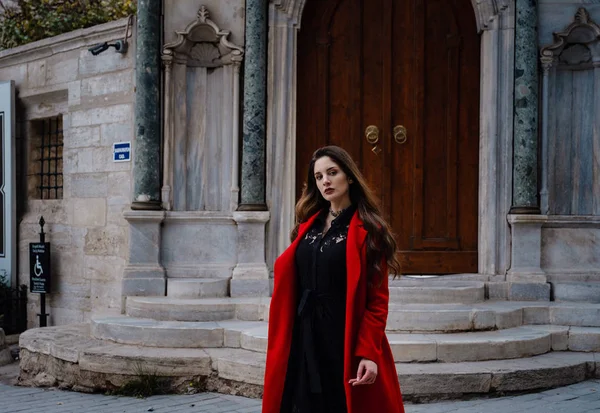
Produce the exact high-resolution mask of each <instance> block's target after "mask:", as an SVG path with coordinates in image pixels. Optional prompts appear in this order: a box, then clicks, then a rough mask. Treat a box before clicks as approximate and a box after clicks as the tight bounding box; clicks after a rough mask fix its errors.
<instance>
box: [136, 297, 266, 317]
mask: <svg viewBox="0 0 600 413" xmlns="http://www.w3.org/2000/svg"><path fill="white" fill-rule="evenodd" d="M270 301H271V299H270V297H257V298H254V297H239V298H231V297H223V298H196V299H182V298H172V297H127V303H126V310H125V311H126V314H127V315H129V316H132V317H140V318H151V319H154V320H163V321H221V320H230V319H234V318H235V319H238V320H246V321H262V320H267V319H268V314H269V302H270Z"/></svg>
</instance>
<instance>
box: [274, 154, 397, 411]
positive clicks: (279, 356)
mask: <svg viewBox="0 0 600 413" xmlns="http://www.w3.org/2000/svg"><path fill="white" fill-rule="evenodd" d="M296 218H297V221H296V222H297V225H296V227H295V228H294V230H293V231H292V244H291V245H290V247H289V248H288V249H287V250H286V251H285V252H284V253H283V254H281V256H280V257H279V258H278V259H277V261H276V262H275V287H274V290H273V297H272V298H271V308H270V314H269V341H268V349H267V365H266V369H265V382H264V395H263V413H280V412H281V413H346V412H347V413H362V412H377V413H403V412H404V407H403V404H402V395H401V393H400V386H399V384H398V376H397V373H396V367H395V365H394V360H393V357H392V352H391V349H390V346H389V343H388V341H387V337H386V335H385V325H386V321H387V311H388V298H389V293H388V270H387V268H388V265H389V267H390V268H392V269H393V270H394V271H395V272H396V273H397V272H398V270H399V264H398V261H397V260H396V258H395V252H396V243H395V241H394V239H393V237H392V235H391V233H390V230H389V227H388V225H387V223H386V222H385V221H384V220H383V219H382V218H381V215H380V213H379V209H378V207H377V204H376V202H375V200H374V196H373V194H372V193H371V191H370V190H369V188H368V186H367V184H366V182H365V179H364V178H363V176H362V174H361V173H360V171H359V170H358V168H357V166H356V164H355V162H354V161H353V160H352V158H351V157H350V155H348V153H347V152H346V151H344V150H343V149H341V148H339V147H336V146H327V147H324V148H321V149H318V150H317V151H316V152H315V153H314V154H313V157H312V160H311V162H310V165H309V168H308V177H307V180H306V187H305V188H304V191H303V193H302V197H301V198H300V200H299V201H298V204H297V205H296Z"/></svg>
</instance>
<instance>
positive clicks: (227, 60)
mask: <svg viewBox="0 0 600 413" xmlns="http://www.w3.org/2000/svg"><path fill="white" fill-rule="evenodd" d="M176 33H177V40H175V41H174V42H172V43H167V44H166V45H165V46H164V47H163V51H162V60H163V61H164V62H165V64H167V65H170V64H171V62H172V61H175V63H179V64H185V65H187V66H191V67H220V66H224V65H230V64H240V63H241V61H242V60H243V55H244V49H243V48H241V47H239V46H236V45H235V44H233V43H231V42H230V41H229V40H227V38H228V37H229V34H230V32H229V31H227V30H221V29H220V28H219V27H218V26H217V25H216V24H215V22H213V21H212V20H210V18H209V12H208V9H207V8H206V7H205V6H201V7H200V10H199V11H198V14H197V17H196V20H195V21H193V22H192V23H190V24H189V25H188V26H187V27H186V28H185V30H183V31H181V32H176Z"/></svg>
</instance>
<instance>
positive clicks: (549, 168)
mask: <svg viewBox="0 0 600 413" xmlns="http://www.w3.org/2000/svg"><path fill="white" fill-rule="evenodd" d="M554 39H555V42H554V44H552V45H549V46H546V47H544V48H543V49H542V51H541V62H542V69H543V100H542V105H543V106H542V111H543V112H542V113H543V115H542V121H543V123H542V189H541V193H540V201H541V206H542V213H549V214H555V215H600V118H599V117H598V116H597V114H598V113H600V26H599V25H598V24H596V23H595V22H594V21H592V19H591V18H590V15H589V13H588V11H587V10H586V9H585V8H580V9H579V10H578V11H577V14H576V15H575V18H574V21H573V23H571V24H570V25H569V26H568V27H567V28H566V29H565V30H564V31H562V32H559V33H554Z"/></svg>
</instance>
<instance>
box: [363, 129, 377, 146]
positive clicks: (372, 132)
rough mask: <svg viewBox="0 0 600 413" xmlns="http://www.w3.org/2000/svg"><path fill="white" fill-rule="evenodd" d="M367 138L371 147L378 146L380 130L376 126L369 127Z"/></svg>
mask: <svg viewBox="0 0 600 413" xmlns="http://www.w3.org/2000/svg"><path fill="white" fill-rule="evenodd" d="M365 137H366V138H367V142H369V143H370V144H371V145H375V144H377V142H379V128H378V127H377V126H375V125H369V126H367V129H365Z"/></svg>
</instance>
